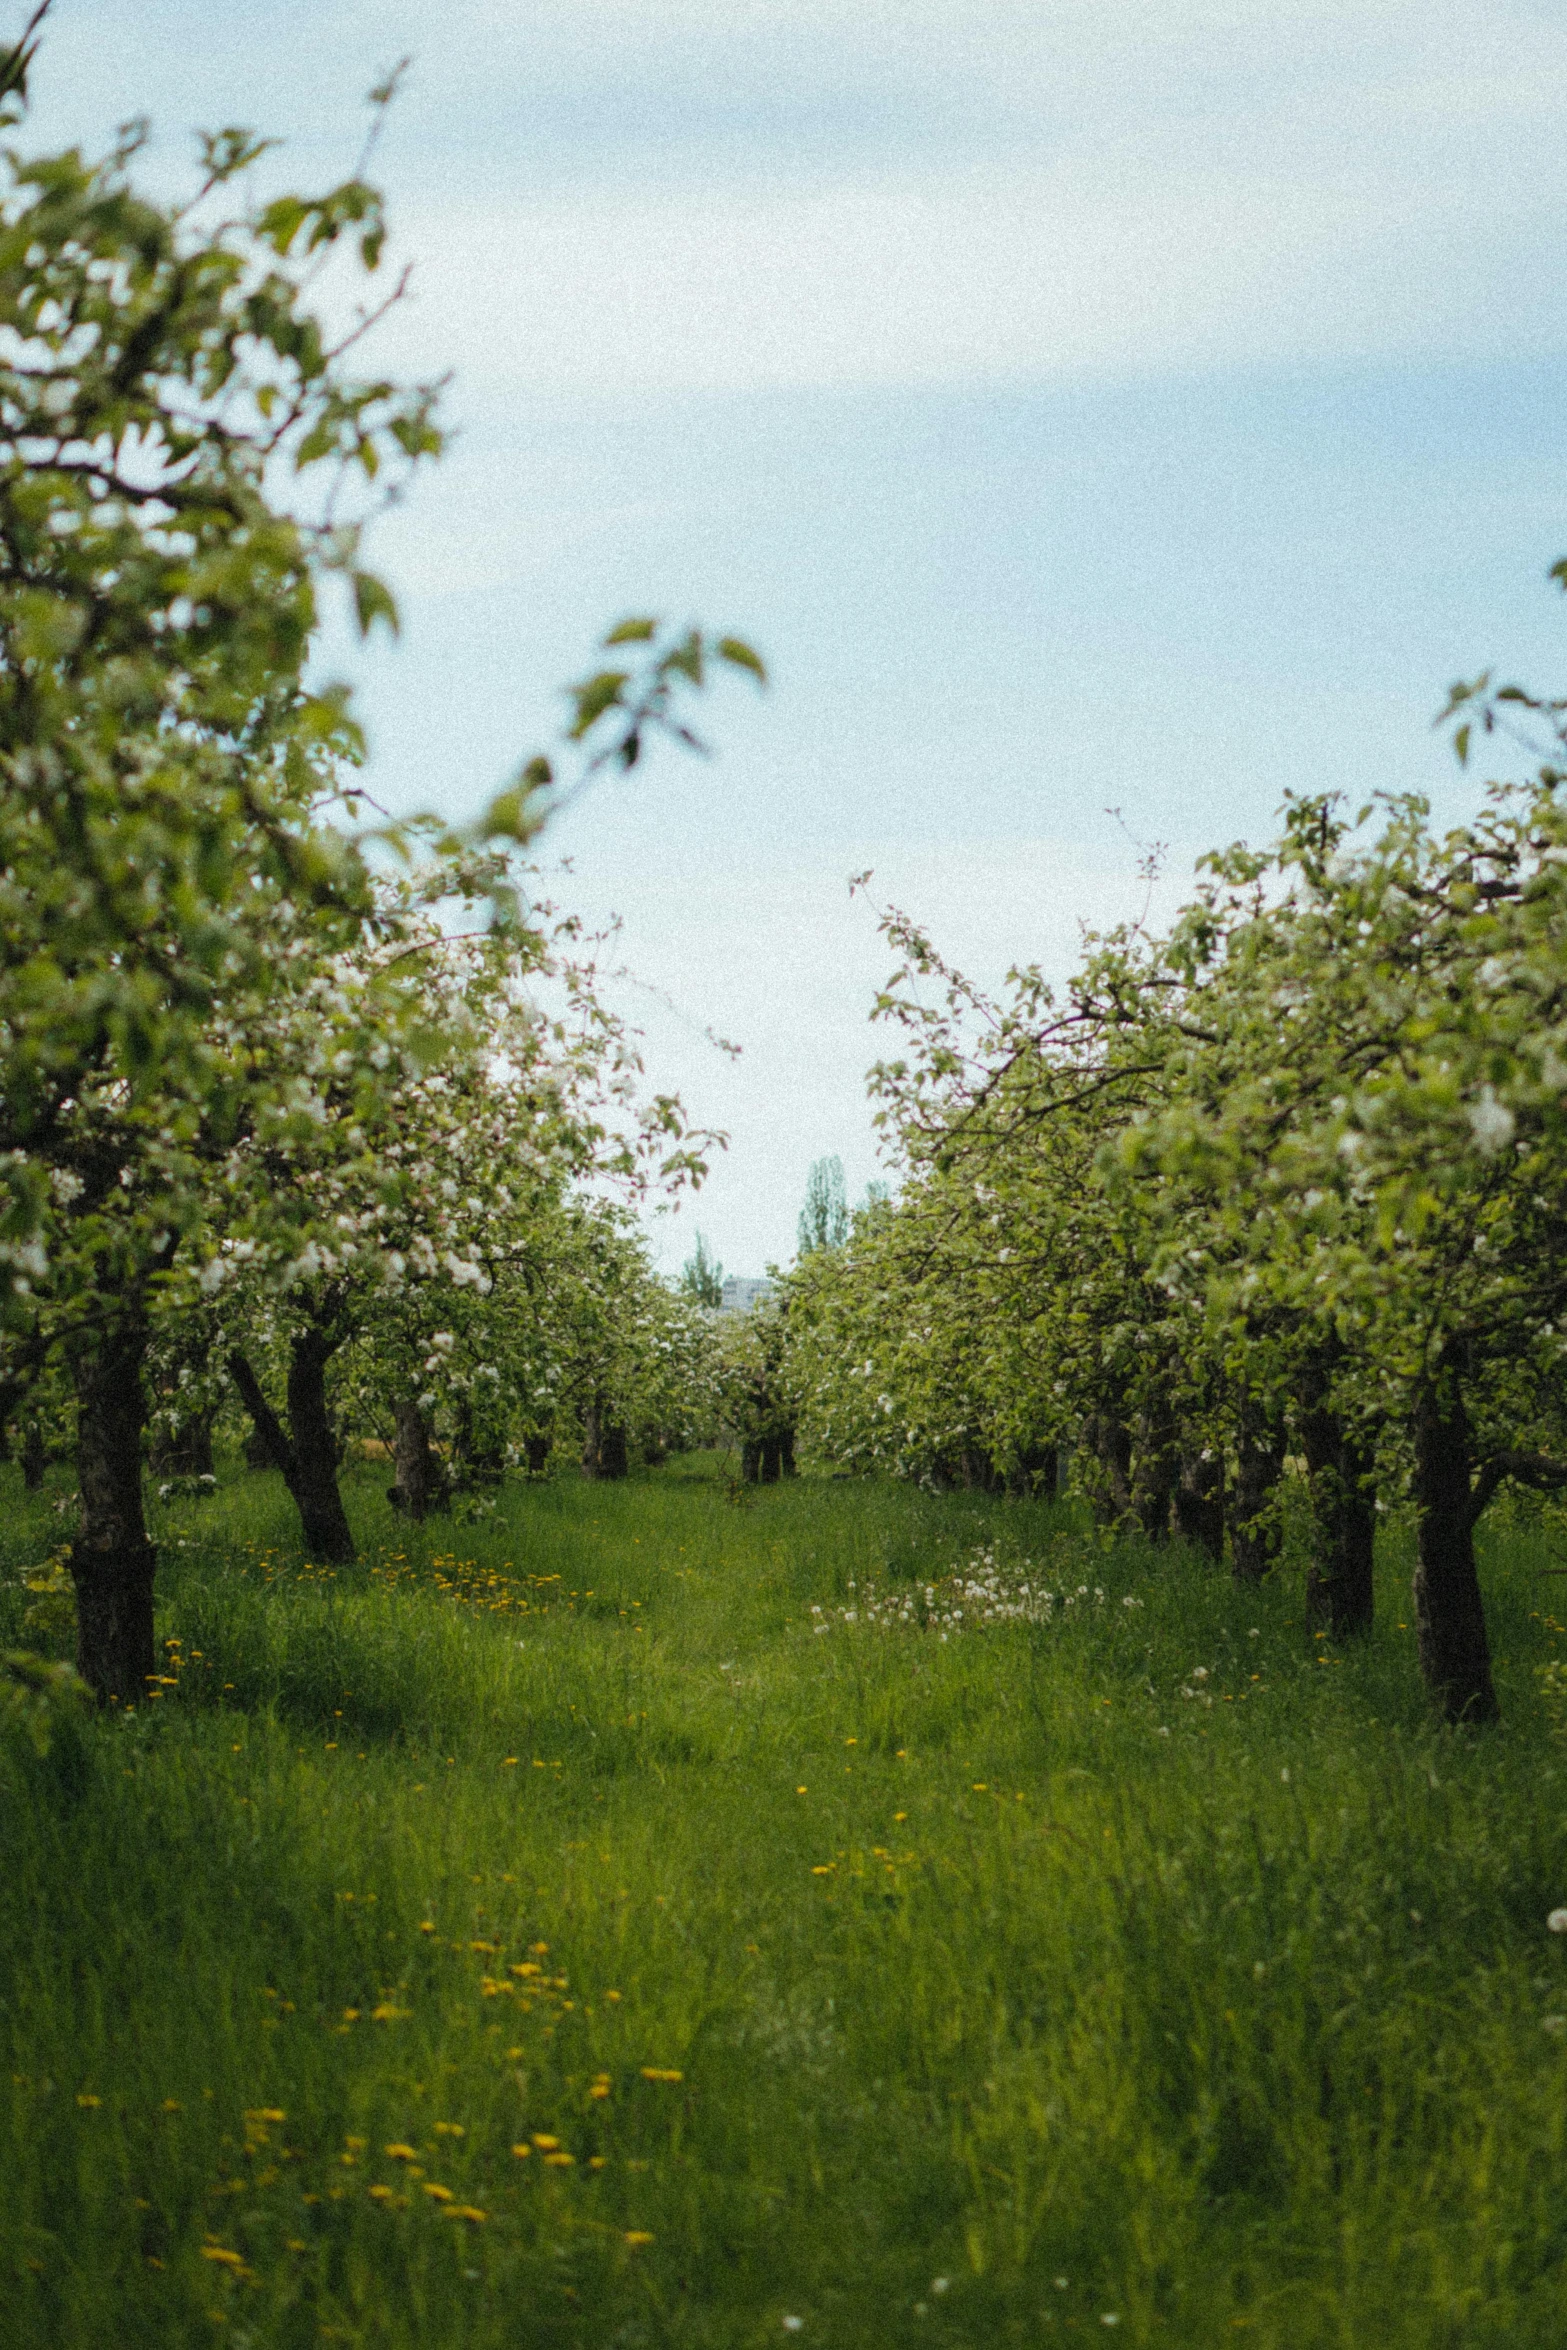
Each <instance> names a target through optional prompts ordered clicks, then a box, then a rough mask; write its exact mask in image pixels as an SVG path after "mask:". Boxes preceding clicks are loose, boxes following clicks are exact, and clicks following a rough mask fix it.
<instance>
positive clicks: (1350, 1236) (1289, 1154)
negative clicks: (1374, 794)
mask: <svg viewBox="0 0 1567 2350" xmlns="http://www.w3.org/2000/svg"><path fill="white" fill-rule="evenodd" d="M1452 715H1453V716H1454V718H1455V720H1456V722H1457V729H1458V731H1457V748H1458V750H1459V753H1460V756H1461V757H1464V758H1467V755H1468V753H1469V750H1470V747H1471V741H1472V738H1473V735H1474V733H1475V731H1476V730H1477V729H1478V730H1480V731H1494V730H1495V729H1496V727H1497V726H1498V725H1499V723H1501V722H1503V721H1505V722H1507V723H1508V724H1509V725H1510V726H1513V725H1518V724H1520V723H1523V724H1533V725H1534V726H1535V727H1536V730H1537V733H1538V735H1539V738H1540V739H1539V740H1538V741H1537V742H1536V743H1535V745H1534V750H1535V754H1536V756H1537V757H1539V759H1540V765H1539V767H1538V770H1537V772H1536V773H1535V774H1534V776H1533V779H1532V780H1531V781H1528V782H1526V783H1523V784H1519V785H1514V786H1502V785H1494V786H1492V787H1490V788H1489V789H1488V791H1487V792H1486V794H1485V796H1484V801H1483V806H1482V807H1481V810H1480V813H1479V814H1478V815H1477V816H1476V817H1475V819H1474V820H1473V821H1472V822H1470V823H1468V824H1465V825H1461V826H1459V827H1457V828H1456V829H1454V830H1452V831H1450V832H1447V833H1445V834H1439V833H1437V832H1436V831H1435V830H1434V829H1433V827H1432V824H1431V821H1430V815H1429V810H1428V808H1427V806H1426V804H1425V803H1424V802H1422V801H1420V800H1419V799H1415V798H1404V799H1398V800H1393V801H1384V802H1380V803H1375V804H1373V805H1372V806H1370V807H1366V808H1362V809H1360V810H1359V811H1358V812H1354V813H1353V814H1352V813H1351V812H1350V811H1349V810H1347V809H1346V808H1344V807H1343V806H1342V805H1341V804H1340V803H1339V802H1338V801H1336V800H1334V799H1331V798H1323V799H1316V800H1307V801H1300V802H1296V803H1292V804H1291V805H1290V806H1289V807H1288V809H1287V811H1286V819H1285V824H1284V829H1283V835H1282V838H1281V839H1280V840H1279V842H1278V843H1277V844H1276V845H1275V846H1274V847H1273V848H1271V849H1269V850H1266V851H1254V850H1251V849H1248V848H1243V847H1238V848H1233V849H1230V850H1228V851H1225V852H1223V853H1221V854H1219V855H1216V856H1213V857H1210V858H1208V859H1207V860H1206V861H1205V864H1204V866H1203V868H1201V877H1200V883H1199V886H1198V888H1197V891H1196V894H1195V895H1194V897H1193V899H1192V901H1191V903H1190V904H1189V905H1188V906H1187V907H1186V908H1185V909H1184V911H1183V912H1182V913H1181V915H1180V917H1179V918H1178V919H1177V921H1176V922H1175V923H1174V925H1173V926H1172V928H1171V929H1170V931H1169V932H1168V934H1167V935H1163V936H1155V935H1152V934H1151V933H1149V932H1148V931H1147V930H1146V929H1145V928H1144V927H1142V926H1141V925H1134V926H1131V927H1128V928H1126V929H1124V930H1121V931H1119V932H1116V933H1114V934H1112V935H1110V936H1107V937H1104V938H1101V939H1098V940H1096V941H1093V942H1091V944H1090V948H1089V951H1088V952H1087V954H1086V957H1085V960H1084V963H1083V967H1082V969H1081V971H1080V972H1079V974H1078V975H1077V977H1076V978H1075V979H1074V980H1073V981H1072V982H1071V984H1070V985H1069V986H1068V987H1067V988H1066V989H1065V990H1064V991H1060V992H1059V993H1058V992H1057V991H1056V990H1054V989H1052V988H1051V987H1050V986H1049V985H1047V984H1046V982H1045V980H1044V979H1043V977H1042V976H1041V974H1040V972H1039V971H1038V970H1037V969H1021V970H1015V971H1014V972H1013V973H1012V974H1011V975H1010V977H1009V980H1008V983H1007V986H1006V988H1005V990H1004V992H1003V993H1002V994H1001V995H1000V997H999V998H995V999H992V998H989V997H987V996H986V995H984V994H983V993H982V992H981V991H980V990H978V989H977V988H975V987H973V986H972V985H970V984H969V983H968V982H967V981H965V980H964V979H963V978H962V977H961V975H960V974H958V973H956V972H955V971H953V970H951V969H950V968H948V967H947V966H946V965H945V964H944V963H943V962H942V960H941V958H940V956H939V955H938V953H937V952H936V950H935V948H934V947H933V946H932V944H931V942H930V941H929V939H928V938H926V937H925V936H924V935H923V934H922V933H921V932H920V931H919V930H918V929H917V928H916V927H915V926H914V925H912V924H911V923H909V922H908V921H906V920H904V919H903V918H902V917H900V916H898V915H897V914H890V915H888V916H887V918H886V920H885V924H884V927H885V929H886V932H887V934H888V936H889V938H890V939H891V941H892V942H893V944H894V946H895V947H896V949H897V951H898V955H899V959H900V968H899V972H898V975H897V976H896V977H895V979H894V980H893V981H892V982H891V983H890V985H889V987H888V989H887V991H886V993H885V994H884V995H883V996H882V998H881V999H880V1002H879V1006H878V1010H879V1014H880V1017H881V1018H882V1019H883V1020H884V1021H885V1022H888V1023H890V1024H891V1025H892V1026H893V1027H894V1028H895V1029H896V1031H897V1032H898V1035H899V1050H898V1051H897V1052H896V1053H895V1054H894V1055H892V1056H890V1057H888V1058H887V1059H885V1060H883V1061H882V1062H881V1063H880V1065H879V1066H878V1068H877V1069H876V1070H875V1072H874V1073H873V1087H874V1091H875V1093H876V1095H877V1096H878V1099H879V1115H880V1118H881V1120H882V1123H883V1125H884V1127H885V1129H886V1132H887V1134H888V1136H889V1138H890V1140H891V1142H892V1143H893V1145H894V1146H895V1149H896V1153H897V1156H898V1158H899V1160H900V1162H901V1169H902V1175H903V1182H902V1187H901V1192H900V1196H899V1198H898V1200H897V1203H896V1205H891V1204H880V1205H877V1206H874V1207H872V1208H871V1209H869V1210H868V1211H866V1212H864V1213H862V1214H861V1215H860V1216H859V1217H857V1218H856V1220H855V1224H854V1229H853V1233H852V1235H851V1237H850V1240H849V1242H848V1245H847V1246H845V1247H842V1248H839V1249H836V1250H830V1251H818V1252H813V1253H811V1254H810V1255H808V1256H806V1257H804V1258H803V1259H802V1261H801V1264H800V1266H799V1267H798V1269H797V1271H796V1273H795V1275H794V1276H793V1278H792V1280H791V1282H790V1284H789V1291H788V1298H787V1310H788V1315H789V1325H790V1363H789V1378H790V1382H791V1387H792V1392H793V1393H794V1395H795V1397H796V1399H797V1410H798V1414H799V1418H800V1425H801V1428H802V1433H803V1434H804V1435H805V1436H806V1438H807V1439H808V1440H809V1441H810V1442H811V1443H812V1444H813V1445H815V1446H816V1447H817V1448H818V1449H819V1450H820V1451H822V1452H823V1453H825V1454H826V1455H827V1456H828V1457H830V1458H833V1459H836V1460H839V1461H842V1462H845V1463H849V1464H854V1465H860V1466H866V1467H869V1466H878V1467H884V1468H891V1469H894V1470H896V1471H898V1472H900V1473H902V1474H906V1475H913V1476H917V1477H923V1478H925V1479H928V1480H934V1481H951V1480H961V1481H968V1482H980V1483H985V1484H991V1485H998V1484H1010V1485H1012V1486H1013V1487H1021V1486H1033V1487H1035V1488H1037V1487H1038V1486H1040V1485H1041V1484H1043V1485H1045V1486H1046V1487H1047V1488H1049V1487H1051V1486H1052V1485H1053V1481H1054V1476H1055V1469H1056V1463H1057V1461H1058V1459H1059V1458H1060V1457H1061V1453H1062V1451H1063V1449H1064V1448H1069V1449H1070V1450H1071V1452H1072V1453H1073V1454H1074V1456H1075V1459H1076V1463H1077V1474H1078V1476H1079V1478H1080V1480H1081V1482H1082V1484H1083V1485H1084V1486H1085V1487H1086V1489H1087V1490H1088V1492H1089V1493H1090V1494H1091V1496H1092V1497H1093V1499H1094V1501H1095V1504H1096V1506H1097V1507H1098V1509H1099V1511H1100V1512H1101V1514H1102V1515H1103V1517H1104V1518H1105V1520H1106V1521H1107V1522H1110V1523H1113V1524H1116V1525H1119V1526H1123V1527H1128V1528H1135V1529H1137V1530H1139V1531H1140V1532H1141V1534H1142V1535H1143V1536H1145V1537H1146V1538H1147V1539H1148V1540H1149V1541H1151V1542H1156V1543H1157V1542H1163V1541H1166V1540H1168V1539H1169V1538H1170V1537H1171V1536H1172V1535H1179V1536H1184V1537H1185V1538H1186V1539H1187V1540H1189V1541H1191V1542H1193V1543H1196V1544H1198V1545H1200V1546H1202V1547H1203V1548H1205V1549H1206V1550H1207V1551H1208V1552H1209V1553H1210V1554H1211V1555H1212V1556H1213V1558H1214V1559H1215V1560H1218V1559H1220V1558H1223V1557H1226V1556H1227V1557H1228V1560H1229V1562H1230V1564H1231V1567H1232V1569H1233V1572H1234V1573H1235V1574H1236V1575H1237V1576H1239V1577H1241V1578H1243V1579H1249V1578H1254V1577H1257V1576H1260V1575H1262V1574H1264V1573H1265V1572H1267V1571H1268V1569H1269V1567H1270V1566H1271V1565H1272V1564H1273V1562H1274V1560H1275V1559H1276V1557H1277V1555H1278V1551H1279V1545H1280V1540H1281V1533H1282V1529H1283V1526H1284V1523H1285V1517H1286V1507H1285V1504H1286V1499H1287V1497H1288V1496H1289V1495H1291V1494H1293V1495H1294V1496H1296V1497H1297V1498H1298V1499H1303V1500H1304V1501H1305V1502H1306V1504H1307V1505H1308V1508H1309V1549H1310V1563H1309V1568H1308V1602H1309V1606H1310V1610H1311V1613H1312V1616H1313V1618H1314V1620H1315V1621H1316V1622H1317V1623H1318V1624H1319V1625H1321V1626H1322V1627H1324V1628H1327V1629H1329V1630H1331V1631H1332V1632H1333V1633H1335V1634H1347V1633H1351V1632H1353V1631H1355V1630H1357V1629H1359V1628H1362V1627H1364V1626H1365V1625H1367V1624H1368V1623H1369V1622H1370V1619H1371V1610H1372V1577H1371V1565H1372V1547H1373V1537H1374V1533H1375V1528H1376V1524H1377V1520H1378V1517H1379V1515H1381V1514H1382V1513H1383V1512H1385V1511H1386V1510H1387V1508H1388V1507H1389V1506H1391V1505H1393V1504H1395V1503H1402V1504H1407V1505H1408V1506H1409V1507H1410V1508H1411V1509H1412V1512H1413V1516H1414V1520H1415V1523H1416V1527H1417V1544H1418V1566H1417V1569H1416V1574H1415V1589H1414V1604H1415V1610H1416V1621H1417V1625H1418V1632H1419V1651H1420V1660H1421V1665H1422V1668H1423V1671H1424V1674H1425V1678H1426V1680H1427V1682H1428V1684H1429V1686H1430V1689H1431V1691H1432V1693H1433V1695H1434V1697H1435V1698H1436V1700H1437V1701H1438V1703H1439V1704H1440V1706H1441V1707H1442V1709H1443V1710H1444V1712H1445V1713H1446V1714H1447V1715H1448V1716H1449V1718H1451V1719H1454V1720H1466V1721H1474V1720H1483V1719H1486V1718H1489V1717H1490V1716H1492V1715H1494V1713H1495V1711H1496V1697H1495V1691H1494V1687H1493V1683H1492V1677H1491V1668H1490V1659H1489V1652H1488V1645H1487V1634H1486V1623H1485V1612H1484V1607H1483V1603H1482V1597H1481V1590H1480V1583H1479V1578H1478V1575H1477V1571H1476V1563H1475V1549H1474V1536H1475V1529H1476V1526H1477V1524H1478V1522H1479V1520H1480V1518H1481V1516H1482V1515H1483V1513H1484V1511H1485V1510H1486V1508H1487V1507H1488V1506H1489V1504H1490V1503H1491V1501H1492V1500H1493V1498H1494V1497H1495V1496H1496V1495H1497V1493H1498V1492H1499V1491H1501V1490H1502V1488H1503V1487H1504V1486H1505V1485H1507V1484H1508V1483H1509V1482H1511V1483H1513V1484H1515V1485H1520V1484H1521V1485H1524V1486H1528V1487H1534V1488H1547V1489H1550V1488H1555V1487H1558V1486H1560V1485H1563V1484H1567V1428H1564V1426H1563V1419H1564V1403H1567V1387H1564V1356H1567V808H1564V807H1563V805H1562V797H1561V784H1562V780H1563V770H1562V768H1561V766H1559V765H1558V764H1557V760H1558V758H1559V756H1560V750H1561V742H1562V731H1563V730H1562V721H1563V710H1562V708H1561V706H1559V705H1547V704H1541V703H1539V702H1538V701H1535V700H1532V699H1531V698H1529V697H1527V696H1525V695H1524V694H1522V693H1521V692H1519V691H1518V690H1517V689H1507V690H1506V691H1504V692H1502V693H1500V694H1497V693H1494V692H1493V691H1492V690H1491V687H1490V684H1489V681H1488V680H1486V679H1481V680H1479V681H1478V682H1477V683H1476V684H1475V685H1473V686H1468V687H1463V688H1459V689H1456V690H1455V694H1454V697H1453V706H1452Z"/></svg>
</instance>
